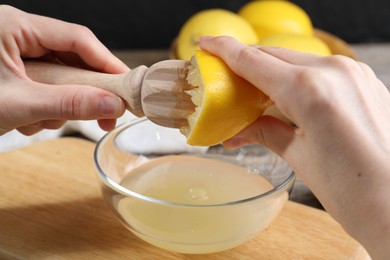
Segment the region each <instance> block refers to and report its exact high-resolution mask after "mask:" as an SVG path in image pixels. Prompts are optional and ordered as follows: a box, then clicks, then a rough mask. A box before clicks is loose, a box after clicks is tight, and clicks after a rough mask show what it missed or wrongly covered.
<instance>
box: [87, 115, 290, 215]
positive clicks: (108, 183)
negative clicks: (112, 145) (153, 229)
mask: <svg viewBox="0 0 390 260" xmlns="http://www.w3.org/2000/svg"><path fill="white" fill-rule="evenodd" d="M147 120H148V119H147V118H146V117H141V118H136V119H133V120H130V121H128V122H126V123H123V124H122V125H120V126H118V127H116V128H115V129H114V130H112V131H110V132H108V133H107V134H105V135H104V136H103V137H102V138H101V139H100V140H99V141H98V142H97V144H96V147H95V150H94V154H93V159H94V164H95V167H96V169H97V175H98V178H99V179H100V180H101V181H102V182H103V184H104V185H105V186H106V187H108V188H110V189H112V190H115V191H116V192H118V193H120V194H122V195H124V196H126V197H135V198H138V199H141V200H145V201H149V202H153V203H157V204H163V205H171V206H181V207H194V208H195V207H196V208H207V207H219V206H228V205H236V204H242V203H247V202H251V201H254V200H258V199H261V198H264V197H268V196H271V195H275V194H276V193H279V192H284V191H287V190H288V189H289V188H292V185H293V184H294V182H295V173H294V171H293V170H291V172H290V174H289V175H288V176H287V178H286V179H285V180H284V181H283V182H282V183H281V184H279V185H277V186H275V187H274V188H273V189H271V190H269V191H267V192H264V193H261V194H259V195H256V196H253V197H249V198H246V199H241V200H236V201H230V202H225V203H220V204H205V205H202V204H200V205H193V204H184V203H174V202H169V201H164V200H158V199H155V198H152V197H148V196H145V195H142V194H140V193H137V192H134V191H132V190H129V189H126V188H125V187H123V186H121V185H120V184H118V183H117V182H115V181H114V180H112V179H111V178H110V177H108V175H107V174H105V172H104V171H103V169H102V168H101V167H100V164H99V160H98V158H99V157H98V155H99V152H100V149H101V147H102V146H103V145H104V143H105V142H107V141H109V140H110V139H111V140H113V139H114V138H115V137H116V136H118V135H119V134H120V133H121V132H123V131H124V130H126V129H127V128H128V127H130V126H132V125H135V124H139V123H141V122H144V121H147Z"/></svg>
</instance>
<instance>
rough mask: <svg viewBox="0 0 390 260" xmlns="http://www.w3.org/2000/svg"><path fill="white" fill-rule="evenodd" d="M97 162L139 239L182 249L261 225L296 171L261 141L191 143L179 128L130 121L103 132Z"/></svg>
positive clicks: (242, 236)
mask: <svg viewBox="0 0 390 260" xmlns="http://www.w3.org/2000/svg"><path fill="white" fill-rule="evenodd" d="M94 162H95V166H96V169H97V175H98V179H99V182H100V186H101V190H102V194H103V196H104V199H105V200H106V202H107V203H108V205H109V206H110V208H111V209H112V211H113V212H114V213H115V215H116V216H117V217H118V219H119V220H120V222H121V223H122V224H123V225H124V226H125V227H126V228H127V229H129V230H130V231H131V232H132V233H133V234H134V235H136V236H138V237H139V238H141V239H142V240H144V241H146V242H148V243H150V244H152V245H154V246H157V247H160V248H163V249H166V250H169V251H173V252H178V253H187V254H204V253H214V252H219V251H223V250H227V249H230V248H233V247H236V246H238V245H240V244H242V243H244V242H246V241H248V240H249V239H251V238H253V237H254V236H256V235H258V234H259V233H260V232H261V231H262V230H264V229H265V228H266V227H267V226H268V225H269V224H270V223H271V221H272V220H273V219H274V218H275V217H276V216H277V215H278V213H279V212H280V210H281V209H282V208H283V206H284V204H285V203H286V201H287V200H288V196H289V192H290V191H291V189H292V187H293V184H294V180H295V174H294V173H293V171H292V170H291V168H290V167H289V166H288V165H287V163H286V162H285V161H284V160H282V159H281V158H280V157H278V156H277V155H276V154H274V153H273V152H271V151H269V150H268V149H266V148H264V147H261V146H247V147H245V148H242V149H239V150H235V151H226V150H224V149H223V148H222V147H221V146H213V147H210V148H204V147H203V148H201V147H191V146H188V145H186V143H185V138H184V136H182V135H181V134H180V133H179V132H178V130H177V129H168V128H163V127H159V126H156V125H155V124H153V123H152V122H150V121H149V120H147V119H145V118H141V119H135V120H132V121H130V122H128V123H126V124H124V125H122V126H119V127H118V128H116V129H115V130H113V131H112V132H110V133H108V134H107V135H106V136H104V137H103V138H102V139H101V140H100V141H99V142H98V144H97V146H96V149H95V153H94Z"/></svg>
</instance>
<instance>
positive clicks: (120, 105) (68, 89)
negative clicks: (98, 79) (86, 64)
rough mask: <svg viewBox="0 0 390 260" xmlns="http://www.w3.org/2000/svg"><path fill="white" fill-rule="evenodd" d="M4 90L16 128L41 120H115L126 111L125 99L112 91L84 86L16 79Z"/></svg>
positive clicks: (13, 124) (0, 98)
mask: <svg viewBox="0 0 390 260" xmlns="http://www.w3.org/2000/svg"><path fill="white" fill-rule="evenodd" d="M8 83H9V84H8V85H10V87H9V88H5V89H4V92H5V93H4V94H5V95H3V97H0V100H2V99H3V98H4V100H3V102H1V103H5V106H4V108H5V109H7V111H8V114H7V113H4V114H5V116H7V117H9V120H10V121H13V123H11V126H10V127H13V128H16V127H20V126H23V125H26V124H31V123H34V122H37V121H42V120H92V119H113V118H117V117H119V116H121V115H122V114H123V113H124V110H125V104H124V102H123V100H122V99H121V98H120V97H118V96H116V95H114V94H113V93H111V92H109V91H106V90H102V89H99V88H95V87H92V86H85V85H48V84H42V83H37V82H32V81H24V80H18V81H16V82H15V81H13V82H12V84H11V83H10V82H8Z"/></svg>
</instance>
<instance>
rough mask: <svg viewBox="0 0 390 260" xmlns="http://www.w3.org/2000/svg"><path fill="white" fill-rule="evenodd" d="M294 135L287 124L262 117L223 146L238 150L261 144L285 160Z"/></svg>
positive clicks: (272, 118)
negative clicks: (249, 145) (248, 145)
mask: <svg viewBox="0 0 390 260" xmlns="http://www.w3.org/2000/svg"><path fill="white" fill-rule="evenodd" d="M294 133H295V132H294V128H293V127H291V126H290V125H289V124H287V123H286V122H283V121H281V120H279V119H277V118H275V117H272V116H261V117H259V118H258V119H257V120H256V121H255V122H254V123H253V124H251V125H250V126H248V127H247V128H245V129H244V130H242V131H241V132H240V133H238V134H237V135H235V136H234V137H232V138H230V139H228V140H226V141H225V142H224V143H223V145H224V147H225V148H227V149H236V148H239V147H242V146H244V145H247V144H260V145H263V146H265V147H268V148H269V149H271V150H272V151H274V152H275V153H277V154H278V155H279V156H281V157H283V158H285V153H286V151H287V148H288V146H289V145H290V143H291V142H292V141H293V138H294V136H295V134H294Z"/></svg>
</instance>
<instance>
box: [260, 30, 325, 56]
mask: <svg viewBox="0 0 390 260" xmlns="http://www.w3.org/2000/svg"><path fill="white" fill-rule="evenodd" d="M259 44H260V45H261V46H272V47H282V48H286V49H290V50H295V51H300V52H306V53H314V54H318V55H323V56H327V55H331V51H330V48H329V47H328V45H327V44H326V43H325V42H324V41H322V40H321V39H320V38H318V37H315V36H310V35H298V34H275V35H271V36H269V37H267V38H265V39H263V40H261V41H260V42H259Z"/></svg>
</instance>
